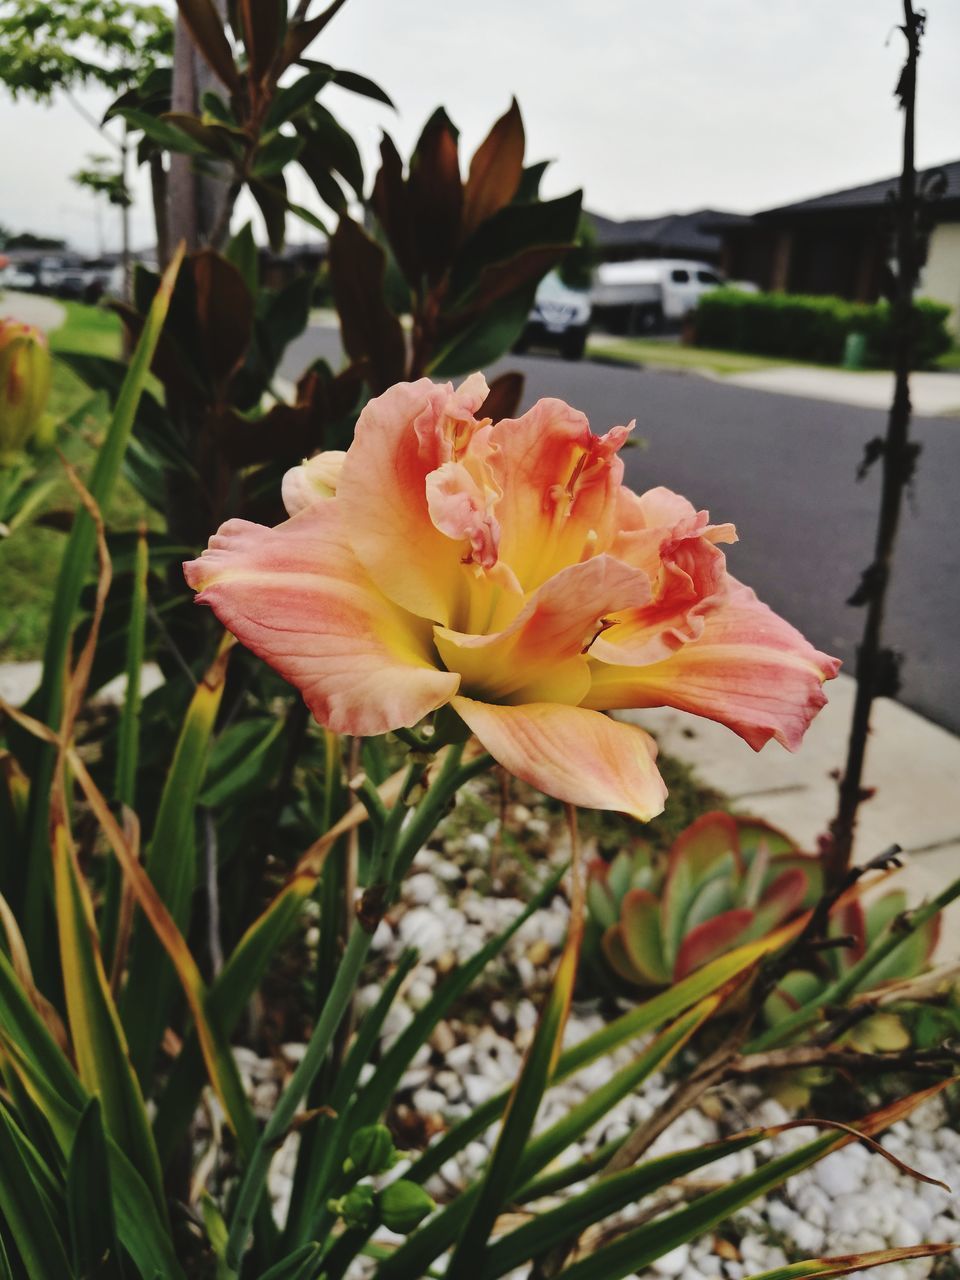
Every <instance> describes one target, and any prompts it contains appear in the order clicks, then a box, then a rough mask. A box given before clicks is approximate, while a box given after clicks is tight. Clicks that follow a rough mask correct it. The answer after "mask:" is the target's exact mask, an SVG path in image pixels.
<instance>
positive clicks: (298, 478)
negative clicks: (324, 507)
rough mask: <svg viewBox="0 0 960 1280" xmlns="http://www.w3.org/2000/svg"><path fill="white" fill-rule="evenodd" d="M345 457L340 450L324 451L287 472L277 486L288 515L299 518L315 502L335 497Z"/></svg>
mask: <svg viewBox="0 0 960 1280" xmlns="http://www.w3.org/2000/svg"><path fill="white" fill-rule="evenodd" d="M346 456H347V455H346V454H345V453H344V452H343V450H342V449H327V450H325V451H324V452H323V453H317V454H314V456H313V457H312V458H306V459H305V460H304V461H303V462H302V463H301V464H300V466H299V467H293V468H292V469H291V470H290V471H288V472H287V473H286V475H285V476H284V477H283V481H282V483H281V486H280V496H281V497H282V498H283V505H284V506H285V507H286V509H287V515H290V516H295V515H299V513H300V512H301V511H306V509H307V507H312V506H313V504H314V503H315V502H323V501H324V500H325V499H326V498H332V497H334V496H335V494H336V492H337V483H338V482H339V480H340V471H341V469H342V467H343V460H344V458H345V457H346Z"/></svg>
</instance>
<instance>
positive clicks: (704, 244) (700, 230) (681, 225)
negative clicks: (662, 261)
mask: <svg viewBox="0 0 960 1280" xmlns="http://www.w3.org/2000/svg"><path fill="white" fill-rule="evenodd" d="M739 216H740V215H738V214H727V213H721V212H720V211H718V210H716V209H696V210H694V211H693V212H692V213H668V214H664V215H663V216H662V217H659V218H626V219H624V220H623V221H617V220H615V219H614V218H606V217H604V216H603V215H602V214H599V213H591V212H589V211H587V217H588V218H589V219H590V221H591V222H592V223H593V227H594V230H595V231H596V233H597V243H598V245H599V248H600V249H601V251H603V250H613V249H619V248H624V249H625V248H632V247H635V246H639V245H645V246H649V247H651V248H656V249H657V250H660V251H662V252H663V253H664V254H665V255H666V256H669V253H670V251H671V250H678V251H679V250H683V251H684V253H693V254H694V256H696V254H697V253H701V254H702V253H716V252H717V251H718V250H719V248H720V237H719V235H717V233H716V231H715V230H714V224H715V223H717V222H718V221H721V222H723V223H724V224H726V220H727V219H728V218H738V217H739Z"/></svg>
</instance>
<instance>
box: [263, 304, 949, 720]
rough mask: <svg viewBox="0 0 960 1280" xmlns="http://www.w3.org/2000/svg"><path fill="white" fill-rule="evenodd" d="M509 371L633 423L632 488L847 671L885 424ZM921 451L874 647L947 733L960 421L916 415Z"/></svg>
mask: <svg viewBox="0 0 960 1280" xmlns="http://www.w3.org/2000/svg"><path fill="white" fill-rule="evenodd" d="M321 354H322V355H324V356H325V357H326V358H327V359H330V360H331V362H334V361H336V360H338V359H339V344H338V342H337V335H336V333H335V332H334V331H332V330H330V329H320V328H313V329H310V330H308V331H307V332H306V333H305V334H304V335H303V337H302V338H300V339H299V340H298V342H297V343H295V344H293V345H292V346H291V348H290V349H289V351H288V354H287V358H286V360H285V362H284V372H285V374H286V375H287V376H295V375H296V374H298V373H299V372H301V371H302V369H303V368H304V366H305V365H306V364H307V363H308V362H309V360H310V359H313V358H316V356H318V355H321ZM506 368H516V369H521V370H522V371H523V372H524V373H525V374H526V378H527V382H526V393H525V397H524V408H526V407H527V406H528V405H529V404H532V403H533V402H534V401H535V400H536V399H538V398H539V397H540V396H546V395H551V396H559V397H561V398H562V399H564V400H567V401H568V402H569V403H570V404H572V405H575V406H576V407H577V408H579V409H582V410H583V411H584V412H585V413H586V414H587V416H588V417H589V419H590V422H591V425H592V427H593V429H594V430H595V431H597V432H603V431H606V430H607V428H608V427H610V426H613V425H614V424H616V423H621V422H629V421H630V419H631V418H636V420H637V428H636V432H635V436H636V437H640V439H641V442H642V445H643V447H642V448H637V449H630V450H628V451H626V453H625V454H624V458H625V461H626V480H627V483H628V484H630V486H631V487H632V488H634V489H637V490H643V489H646V488H650V487H652V486H653V485H658V484H664V485H667V486H668V487H669V488H671V489H676V490H678V491H679V492H680V493H683V494H685V495H686V496H687V497H688V498H689V499H690V500H691V501H692V502H693V503H695V504H696V505H697V506H700V507H706V508H708V509H709V511H710V513H711V515H712V516H713V518H714V519H715V520H718V521H725V520H731V521H733V522H734V523H735V524H736V526H737V529H738V532H739V534H740V541H739V543H737V544H736V545H735V546H733V547H729V548H727V549H726V550H727V554H728V556H729V560H730V566H731V570H732V571H733V572H734V573H735V574H736V575H737V577H739V578H740V579H742V580H743V581H744V582H747V583H749V584H750V585H751V586H752V587H754V588H755V589H756V591H757V592H758V594H759V595H760V597H761V598H762V599H763V600H765V601H766V602H767V603H768V604H769V605H771V606H772V608H774V609H776V610H777V612H778V613H781V614H783V616H784V617H786V618H788V619H789V620H790V621H791V622H792V623H794V625H795V626H798V627H799V628H800V629H801V630H802V631H803V632H804V633H805V634H806V635H807V636H808V637H809V638H810V639H811V640H812V641H813V643H814V644H816V645H817V646H818V648H821V649H824V650H826V651H827V652H829V653H832V654H835V655H837V656H838V657H840V658H842V659H843V661H844V664H845V668H846V670H847V671H852V663H853V658H854V654H855V650H856V644H857V641H858V637H859V634H860V629H861V627H862V625H863V610H862V609H855V608H851V607H850V606H848V605H847V604H846V603H845V601H846V599H847V597H848V596H849V595H850V593H851V591H852V590H853V589H854V587H855V586H856V584H857V583H858V582H859V579H860V571H861V569H862V568H863V567H864V566H865V565H866V564H867V563H869V561H870V558H871V549H872V546H873V538H874V531H875V526H876V512H877V503H878V498H879V480H880V475H879V469H878V468H876V467H875V468H873V470H872V471H871V474H870V475H869V476H868V477H867V479H866V480H864V481H862V482H860V483H857V482H856V480H855V474H856V470H857V466H858V464H859V462H860V459H861V457H862V453H863V446H864V444H865V442H866V441H867V440H869V439H870V438H871V437H873V436H876V435H878V434H880V433H881V432H882V431H883V430H884V426H885V415H884V414H883V413H880V412H878V411H876V410H871V409H857V408H851V407H850V406H847V405H834V404H828V403H825V402H822V401H816V400H808V399H802V398H800V397H794V396H780V395H774V394H772V393H770V392H765V391H753V390H747V389H745V388H742V387H737V386H733V385H731V384H729V383H725V382H721V381H714V380H711V379H707V378H702V377H697V376H695V375H689V374H679V373H677V374H675V373H670V372H664V371H661V370H656V371H654V370H646V369H638V368H623V367H617V366H610V365H601V364H595V363H592V362H589V361H584V362H581V363H568V362H565V361H562V360H560V359H557V358H554V357H552V356H549V355H543V356H523V357H517V356H511V357H509V358H508V359H506V360H503V361H501V362H500V363H499V365H497V366H496V367H495V368H494V369H492V370H488V373H490V374H492V373H496V372H497V371H499V370H500V369H506ZM913 431H914V435H915V438H916V439H918V440H919V441H920V442H921V443H922V446H923V452H922V455H921V458H920V463H919V467H918V472H917V477H916V481H915V484H914V489H913V493H912V499H911V501H910V503H909V504H908V505H907V507H906V508H905V511H904V519H903V523H902V527H901V534H900V539H899V542H898V546H897V557H896V563H895V566H894V577H893V582H892V586H891V591H890V596H889V603H888V612H887V623H886V628H885V639H886V641H887V643H889V644H891V645H892V646H894V647H895V648H896V649H898V650H899V651H900V652H901V653H902V654H903V655H904V660H903V666H902V671H901V675H902V688H901V693H900V698H901V700H902V701H903V702H905V703H906V704H907V705H908V706H910V707H912V708H913V709H914V710H916V711H919V712H921V713H922V714H923V715H925V716H927V717H928V718H929V719H931V720H934V721H936V722H937V723H939V724H942V725H944V726H945V727H947V728H948V729H951V730H953V731H954V732H960V679H958V674H957V669H958V661H957V659H958V653H960V534H958V530H957V527H956V524H955V520H956V514H957V509H958V488H960V422H958V421H957V420H956V419H948V418H916V419H915V420H914V425H913Z"/></svg>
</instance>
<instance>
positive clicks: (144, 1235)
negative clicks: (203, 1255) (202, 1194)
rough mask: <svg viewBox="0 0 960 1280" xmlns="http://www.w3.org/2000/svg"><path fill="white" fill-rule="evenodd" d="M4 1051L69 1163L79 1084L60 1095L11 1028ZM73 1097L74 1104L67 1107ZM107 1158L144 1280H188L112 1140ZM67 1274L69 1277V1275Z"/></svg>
mask: <svg viewBox="0 0 960 1280" xmlns="http://www.w3.org/2000/svg"><path fill="white" fill-rule="evenodd" d="M0 968H2V965H0ZM42 1030H43V1028H41V1031H42ZM0 1045H2V1047H3V1051H4V1053H5V1055H6V1057H7V1059H8V1062H9V1064H10V1067H11V1069H12V1070H13V1071H14V1072H15V1073H16V1075H17V1077H18V1078H19V1080H20V1082H21V1083H22V1084H23V1086H24V1087H25V1089H26V1090H27V1092H28V1094H29V1095H30V1097H31V1099H32V1100H33V1101H34V1102H35V1103H36V1105H37V1106H38V1107H39V1108H40V1110H41V1111H42V1112H43V1115H44V1118H45V1119H46V1121H47V1122H48V1124H49V1126H50V1131H51V1133H52V1134H53V1137H54V1139H55V1140H56V1143H57V1146H58V1147H59V1148H60V1151H61V1153H62V1155H63V1158H64V1160H65V1161H67V1160H69V1157H70V1151H71V1149H72V1147H73V1143H74V1140H75V1138H76V1134H77V1129H78V1128H79V1125H80V1118H81V1115H82V1114H83V1109H84V1107H85V1106H86V1103H87V1101H88V1099H87V1096H86V1094H85V1093H84V1091H83V1089H82V1086H81V1085H80V1082H79V1081H78V1080H77V1079H76V1077H73V1080H72V1088H71V1089H69V1090H68V1091H67V1096H64V1094H63V1093H61V1092H58V1091H57V1089H56V1088H55V1087H54V1086H53V1085H52V1084H51V1083H50V1081H49V1080H48V1079H47V1078H46V1076H45V1075H44V1074H43V1072H42V1071H40V1070H39V1069H38V1068H37V1066H36V1061H35V1055H34V1054H33V1053H26V1052H24V1051H23V1048H22V1047H21V1044H20V1043H19V1042H17V1041H15V1040H13V1039H11V1038H10V1036H9V1033H8V1030H7V1027H6V1025H5V1024H2V1023H0ZM32 1047H34V1048H35V1046H32ZM68 1097H71V1098H72V1099H73V1100H71V1101H68V1100H67V1098H68ZM107 1155H108V1159H109V1163H110V1184H111V1186H112V1188H113V1192H114V1209H115V1212H116V1217H117V1233H118V1235H119V1237H120V1242H121V1244H122V1245H123V1247H124V1249H125V1250H126V1251H127V1253H128V1254H129V1255H130V1257H131V1258H132V1259H133V1262H134V1264H135V1265H136V1267H137V1268H138V1270H139V1271H140V1274H141V1276H143V1277H144V1278H145V1280H155V1277H156V1276H157V1275H158V1273H159V1274H160V1275H161V1276H162V1277H163V1280H184V1275H183V1271H182V1270H181V1268H180V1264H179V1263H178V1261H177V1258H176V1254H175V1253H174V1250H173V1245H172V1242H171V1240H170V1236H169V1232H168V1230H167V1227H166V1225H165V1224H164V1223H163V1221H162V1220H161V1218H160V1215H159V1212H158V1210H157V1207H156V1204H155V1202H154V1200H153V1197H152V1195H151V1193H150V1191H149V1190H148V1188H147V1185H146V1183H145V1182H144V1181H143V1179H142V1178H141V1177H140V1175H139V1173H138V1172H137V1170H136V1169H135V1168H134V1166H133V1165H132V1164H131V1163H130V1161H129V1160H128V1159H127V1157H126V1156H125V1155H124V1153H123V1152H122V1151H121V1150H120V1148H119V1147H118V1146H117V1145H116V1143H115V1142H114V1141H113V1140H112V1138H110V1137H108V1138H107ZM38 1274H40V1275H45V1274H46V1273H43V1272H40V1273H38ZM50 1274H53V1275H57V1274H59V1273H58V1272H52V1273H50ZM64 1274H66V1275H68V1276H69V1275H70V1271H69V1269H68V1270H67V1271H66V1272H65V1273H64Z"/></svg>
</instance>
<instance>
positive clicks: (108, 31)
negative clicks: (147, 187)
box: [0, 0, 173, 261]
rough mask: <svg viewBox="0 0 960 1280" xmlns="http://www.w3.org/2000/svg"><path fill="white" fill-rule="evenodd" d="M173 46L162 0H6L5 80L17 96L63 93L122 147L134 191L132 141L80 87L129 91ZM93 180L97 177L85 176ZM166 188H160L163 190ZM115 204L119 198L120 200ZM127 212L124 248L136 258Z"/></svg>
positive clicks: (0, 33)
mask: <svg viewBox="0 0 960 1280" xmlns="http://www.w3.org/2000/svg"><path fill="white" fill-rule="evenodd" d="M172 52H173V23H172V20H171V18H170V15H169V13H168V12H167V11H166V10H165V9H164V8H163V7H162V6H160V5H158V4H148V3H140V0H44V2H43V3H36V2H33V3H31V2H29V0H28V2H26V3H24V0H0V84H4V85H5V86H6V87H7V89H8V90H9V91H10V93H11V94H12V96H13V97H14V99H16V98H18V97H20V96H21V95H22V96H24V97H27V98H30V99H32V100H33V101H35V102H52V101H53V99H54V98H55V97H56V96H57V95H59V94H63V95H65V96H66V98H67V99H68V100H69V101H70V102H71V103H72V105H73V106H74V107H75V108H76V110H77V111H78V112H79V113H80V114H81V115H82V116H83V117H84V119H85V120H87V121H88V122H89V123H90V124H91V125H92V126H93V127H94V128H95V129H96V130H97V131H98V132H99V133H100V135H101V137H102V138H103V139H104V140H105V141H107V142H108V143H109V144H110V145H111V146H112V147H113V148H114V150H115V151H116V152H117V155H118V165H117V171H118V176H119V183H120V186H121V187H122V189H123V190H127V163H128V152H129V147H128V142H127V126H126V124H125V123H124V125H123V127H122V131H121V132H120V134H119V136H117V135H116V134H115V132H113V131H111V130H110V129H109V128H108V127H107V126H106V123H105V122H104V121H101V120H97V119H96V118H95V117H94V116H92V115H91V114H90V113H89V112H88V111H87V110H86V108H85V107H84V106H83V105H82V104H81V103H80V102H78V101H77V99H76V97H75V96H74V93H75V91H76V90H77V89H84V88H89V87H92V86H96V87H100V88H103V89H107V90H109V91H110V92H111V93H114V94H117V93H123V92H125V91H127V90H129V89H131V88H132V87H133V86H135V85H139V84H141V83H143V81H144V80H145V79H146V78H147V77H148V76H149V75H150V74H151V72H154V71H156V70H157V68H159V67H161V66H169V62H170V58H171V56H172ZM151 180H152V182H153V184H154V208H155V210H156V209H157V206H158V199H160V200H161V201H162V199H163V198H164V196H163V191H164V188H165V181H166V175H165V171H164V169H163V162H162V157H160V156H159V155H158V156H157V157H156V163H154V162H153V161H151ZM83 185H85V186H88V187H89V186H90V185H91V184H90V183H84V184H83ZM158 188H159V190H158ZM113 203H117V202H116V201H113ZM128 225H129V224H128V219H127V218H126V217H125V218H124V222H123V234H124V242H123V254H124V260H125V261H126V260H127V258H128V257H129V240H128Z"/></svg>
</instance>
